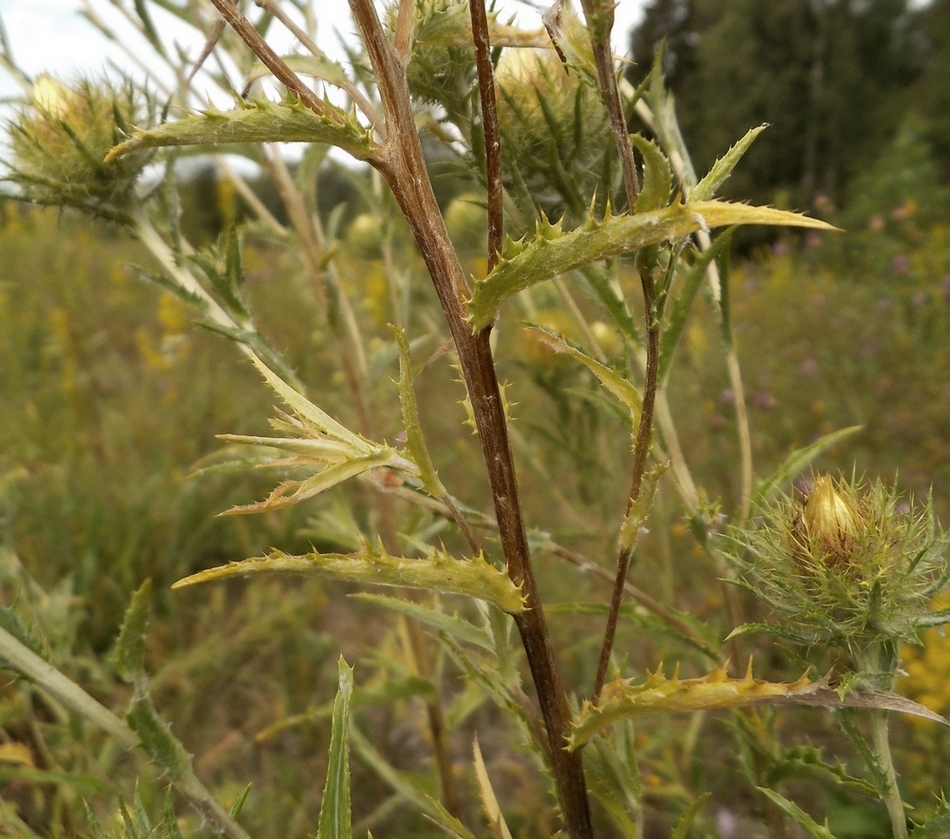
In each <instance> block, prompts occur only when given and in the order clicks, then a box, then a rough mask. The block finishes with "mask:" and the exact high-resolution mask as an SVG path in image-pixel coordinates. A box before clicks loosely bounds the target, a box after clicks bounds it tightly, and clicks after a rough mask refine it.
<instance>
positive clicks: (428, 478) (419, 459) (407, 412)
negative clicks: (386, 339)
mask: <svg viewBox="0 0 950 839" xmlns="http://www.w3.org/2000/svg"><path fill="white" fill-rule="evenodd" d="M389 330H390V332H392V333H393V337H394V338H395V339H396V346H397V347H398V348H399V383H398V388H399V404H400V406H401V407H402V423H403V427H404V428H405V429H406V448H407V449H409V454H410V456H411V457H412V460H413V462H414V463H415V464H416V466H418V467H419V478H420V480H421V481H422V485H423V486H424V487H425V489H426V492H428V493H429V495H431V496H432V497H433V498H438V499H444V498H447V497H448V494H449V493H448V491H447V490H446V488H445V487H444V486H443V484H442V481H441V480H439V475H438V473H437V472H436V470H435V466H434V465H433V463H432V458H431V457H430V456H429V450H428V449H427V448H426V443H425V438H424V437H423V434H422V423H421V422H420V421H419V408H418V406H417V405H416V394H415V390H414V388H413V385H412V361H411V359H410V358H409V339H408V338H407V337H406V332H405V330H403V329H399V328H398V327H396V326H393V325H392V324H390V325H389Z"/></svg>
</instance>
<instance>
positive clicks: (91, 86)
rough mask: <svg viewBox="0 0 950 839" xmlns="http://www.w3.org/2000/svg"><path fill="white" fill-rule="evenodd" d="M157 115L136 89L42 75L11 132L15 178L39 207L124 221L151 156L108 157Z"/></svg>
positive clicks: (29, 198) (124, 85)
mask: <svg viewBox="0 0 950 839" xmlns="http://www.w3.org/2000/svg"><path fill="white" fill-rule="evenodd" d="M154 110H155V109H154V106H153V103H152V102H151V101H150V100H149V98H148V97H147V96H146V95H145V94H144V93H142V92H141V91H140V90H138V89H137V88H136V87H135V86H134V85H133V84H132V83H131V82H126V83H125V84H123V85H117V86H113V85H112V83H107V82H104V81H103V82H93V81H89V80H82V81H79V82H77V83H75V84H73V85H66V84H64V83H62V82H60V81H57V80H55V79H53V78H50V77H49V76H41V77H40V78H39V79H38V80H37V81H36V83H35V84H34V86H33V92H32V96H31V98H30V100H29V101H27V102H26V103H25V104H24V106H23V107H22V108H21V110H20V113H19V115H18V117H17V118H15V120H14V121H13V122H12V123H11V125H10V139H11V147H12V152H13V155H12V159H11V160H10V161H8V164H9V167H10V169H11V172H12V174H11V175H10V177H9V179H10V180H12V181H14V182H15V183H17V184H18V185H19V186H20V188H21V190H22V194H23V197H24V198H25V199H26V200H29V201H32V202H34V203H37V204H44V205H50V206H69V207H74V208H76V209H79V210H82V211H84V212H88V213H91V214H93V215H97V216H100V217H104V218H109V219H112V220H115V221H121V220H124V218H125V215H126V213H127V212H128V210H129V209H130V207H131V205H132V202H133V201H134V200H135V181H136V179H137V178H138V176H139V175H140V174H141V172H142V169H143V168H144V167H145V166H146V165H147V163H148V161H149V159H150V153H147V152H140V153H137V154H132V155H129V156H128V157H124V158H122V159H120V160H118V161H116V162H113V163H105V162H104V158H105V156H106V154H107V153H108V152H109V150H110V149H111V148H112V147H113V146H115V145H116V144H117V143H120V142H122V141H123V140H125V139H127V138H128V135H129V133H130V132H131V130H132V127H133V126H136V127H142V126H143V125H145V124H147V123H148V122H149V121H151V120H152V119H153V118H154V116H155V113H154Z"/></svg>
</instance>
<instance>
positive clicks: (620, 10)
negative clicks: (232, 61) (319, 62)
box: [0, 0, 645, 97]
mask: <svg viewBox="0 0 950 839" xmlns="http://www.w3.org/2000/svg"><path fill="white" fill-rule="evenodd" d="M644 3H645V0H619V3H618V5H617V13H616V17H617V24H616V26H615V28H614V51H615V52H616V53H618V54H619V55H624V54H626V53H627V49H628V38H627V33H628V32H629V30H630V28H631V26H633V24H634V23H636V22H637V21H638V20H639V18H640V14H641V9H642V7H643V5H644ZM91 5H92V7H93V8H94V9H95V10H96V12H97V13H99V14H100V15H101V16H102V18H103V19H104V20H106V21H107V22H108V24H109V25H110V26H112V27H114V29H115V30H116V31H117V32H119V33H121V34H122V36H123V37H125V38H127V39H128V43H129V44H130V45H132V44H133V43H134V49H135V50H136V53H137V54H138V55H140V56H141V58H142V59H143V60H146V61H147V60H148V56H149V52H150V48H149V47H148V45H147V44H144V43H142V44H139V43H137V42H136V41H135V38H134V33H131V30H130V29H129V28H128V26H127V25H124V22H123V21H122V19H121V17H120V16H119V15H117V14H116V12H115V9H114V8H113V7H112V5H111V4H110V3H109V2H107V0H91ZM125 5H127V6H129V7H132V5H133V4H132V2H127V3H126V4H125ZM315 5H316V8H317V9H319V10H320V12H319V14H320V17H319V23H320V26H321V36H320V37H319V39H318V41H319V43H320V46H321V47H323V48H324V49H326V50H328V51H330V49H331V47H332V46H333V44H334V42H335V40H336V39H335V38H327V37H324V34H326V35H329V34H330V33H331V32H333V31H334V30H336V31H339V32H340V33H341V34H342V35H343V36H344V37H346V36H348V35H350V33H352V32H353V31H354V29H355V27H354V26H353V23H352V21H351V20H350V18H349V8H348V4H347V3H346V0H316V3H315ZM548 5H549V3H548V2H541V3H534V4H529V3H524V2H517V0H500V2H498V3H497V8H498V9H499V10H500V11H501V12H502V17H503V18H505V17H507V16H508V13H509V12H516V13H517V15H518V23H519V24H520V25H522V26H525V27H529V28H534V27H536V26H539V25H540V10H543V9H544V8H546V7H547V6H548ZM575 5H576V6H579V3H575ZM80 8H81V0H0V19H2V20H3V24H4V27H5V28H6V31H7V36H8V38H9V41H10V43H11V45H12V47H13V54H14V57H15V58H16V60H17V63H18V64H19V65H20V66H21V67H22V68H23V69H24V70H25V71H26V72H27V73H28V74H29V75H31V76H34V77H35V76H36V75H38V74H39V73H43V72H46V73H50V74H52V75H55V76H61V77H62V76H65V77H69V76H72V75H76V74H78V73H85V74H87V75H88V74H95V73H96V72H101V71H102V70H103V69H104V68H106V67H107V66H108V64H107V62H108V61H109V60H110V59H111V60H112V61H115V62H116V63H117V64H119V66H121V67H123V68H126V69H131V68H130V66H129V64H130V62H129V59H128V58H127V57H126V56H124V55H123V53H122V51H121V50H120V49H118V48H117V47H116V46H115V45H113V44H110V43H109V42H108V41H107V40H106V39H105V38H103V37H102V36H101V35H100V34H99V33H98V31H97V30H96V29H95V28H94V27H93V26H92V25H91V24H90V23H89V22H88V21H86V20H85V19H84V18H82V17H81V16H80V15H79V9H80ZM324 8H325V10H326V11H325V12H324ZM150 10H151V11H152V12H153V14H154V15H155V18H156V23H157V24H158V25H159V26H161V24H162V20H161V15H162V14H163V13H162V11H161V10H160V9H158V10H156V9H155V6H154V5H151V4H150ZM130 33H131V34H130ZM189 46H191V45H189ZM200 48H201V44H197V45H196V46H193V47H192V48H191V49H189V52H190V53H191V54H193V55H197V53H198V52H199V51H200ZM18 92H19V88H18V87H17V86H16V85H15V84H14V83H13V82H12V80H11V79H10V77H9V76H8V75H7V73H6V72H5V71H4V70H3V69H2V68H0V97H9V96H11V95H16V94H17V93H18Z"/></svg>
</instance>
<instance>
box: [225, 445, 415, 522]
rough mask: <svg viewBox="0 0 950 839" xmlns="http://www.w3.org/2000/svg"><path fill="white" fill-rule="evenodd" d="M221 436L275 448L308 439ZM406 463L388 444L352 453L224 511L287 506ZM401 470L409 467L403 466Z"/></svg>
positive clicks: (290, 461)
mask: <svg viewBox="0 0 950 839" xmlns="http://www.w3.org/2000/svg"><path fill="white" fill-rule="evenodd" d="M221 439H223V440H229V441H233V442H240V443H261V444H262V445H269V446H274V447H275V448H280V447H281V446H282V445H285V444H288V443H290V444H294V445H299V444H300V443H303V442H306V441H302V440H294V441H285V440H280V439H277V438H271V437H262V438H261V437H241V436H240V435H236V434H224V435H221ZM268 441H270V442H268ZM301 462H302V460H301V459H300V458H288V459H284V460H275V461H271V462H270V463H267V464H263V465H267V466H287V465H299V463H301ZM405 464H406V461H405V459H404V458H402V457H400V456H399V453H398V452H396V450H395V449H389V448H388V447H385V448H384V449H383V450H382V451H379V452H373V453H372V454H369V455H365V456H363V457H349V458H347V459H346V460H345V461H344V462H343V463H338V464H335V465H333V466H328V467H326V468H321V469H320V471H319V472H317V473H316V474H315V475H311V476H310V477H309V478H307V479H306V480H302V481H298V480H287V481H283V482H281V483H280V484H278V485H277V486H276V487H275V488H274V489H273V491H272V492H271V494H270V495H268V496H267V498H265V499H264V500H263V501H258V502H256V503H254V504H243V505H240V506H238V507H232V508H231V509H230V510H225V512H223V513H222V514H221V515H224V516H233V515H241V514H244V513H263V512H267V511H270V510H281V509H284V508H285V507H291V506H293V505H294V504H299V503H300V502H301V501H306V500H307V499H308V498H313V497H314V496H315V495H319V494H320V493H321V492H325V491H326V490H328V489H330V487H334V486H336V485H337V484H340V483H343V482H344V481H347V480H349V479H350V478H355V477H356V476H357V475H362V474H363V473H364V472H368V471H369V470H371V469H379V468H380V467H385V466H390V467H393V468H400V467H401V466H405ZM401 471H407V470H405V469H401ZM408 472H409V474H412V470H408Z"/></svg>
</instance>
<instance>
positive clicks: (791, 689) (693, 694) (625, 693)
mask: <svg viewBox="0 0 950 839" xmlns="http://www.w3.org/2000/svg"><path fill="white" fill-rule="evenodd" d="M818 687H820V683H817V684H816V683H813V682H810V681H809V680H808V679H807V678H806V677H804V676H803V677H802V678H801V679H799V680H798V681H797V682H794V683H792V684H783V683H779V682H768V681H765V680H763V679H756V678H753V676H752V671H751V663H750V669H749V671H748V672H747V673H746V675H745V676H744V677H743V678H741V679H733V678H730V677H729V675H728V673H727V671H726V668H725V667H717V668H716V669H715V670H713V671H712V672H711V673H709V674H707V675H706V676H701V677H699V678H695V679H680V678H679V675H678V673H677V674H676V675H674V676H673V678H671V679H667V678H666V676H665V675H663V673H662V672H660V671H657V672H656V673H649V674H648V675H647V678H646V680H645V681H644V682H643V683H642V684H637V685H635V684H633V683H632V680H629V679H619V678H618V679H616V680H614V681H613V682H611V683H610V684H609V685H607V686H606V687H605V688H604V691H603V693H602V694H601V698H600V701H599V702H598V703H597V705H592V704H591V703H590V702H586V703H585V704H584V708H583V709H582V710H581V713H580V716H579V718H578V719H577V721H576V722H575V723H574V731H573V734H572V735H571V738H570V746H571V748H572V749H576V748H578V747H580V746H582V745H583V744H584V743H586V742H587V741H588V740H589V739H590V738H591V736H592V735H593V734H595V733H596V732H597V731H599V730H600V729H602V728H603V727H604V726H606V725H609V724H610V723H613V722H617V721H618V720H623V719H632V718H635V717H641V716H646V715H649V714H663V713H666V714H671V713H681V712H683V711H699V710H711V709H720V708H739V707H742V706H745V705H754V704H758V703H761V702H763V701H764V700H767V699H774V698H775V697H787V696H789V695H794V694H796V693H803V692H807V691H809V690H816V689H817V688H818Z"/></svg>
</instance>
